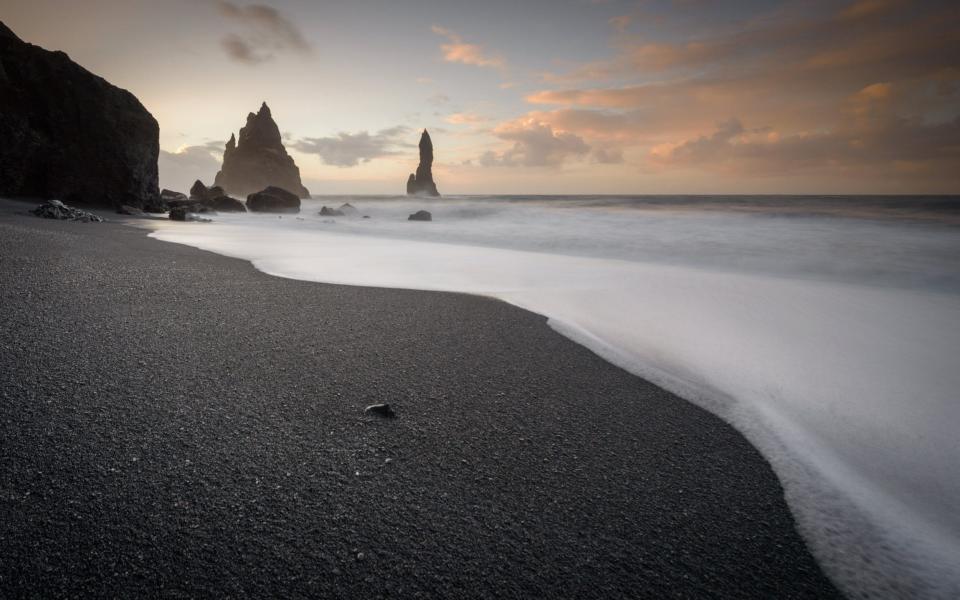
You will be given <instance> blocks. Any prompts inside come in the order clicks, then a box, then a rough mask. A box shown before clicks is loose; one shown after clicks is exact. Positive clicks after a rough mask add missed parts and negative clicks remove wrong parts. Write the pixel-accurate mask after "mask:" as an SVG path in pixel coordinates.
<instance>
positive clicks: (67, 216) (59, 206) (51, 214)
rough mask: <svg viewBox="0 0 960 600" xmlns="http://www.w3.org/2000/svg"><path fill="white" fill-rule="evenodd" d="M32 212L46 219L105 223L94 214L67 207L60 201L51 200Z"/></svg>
mask: <svg viewBox="0 0 960 600" xmlns="http://www.w3.org/2000/svg"><path fill="white" fill-rule="evenodd" d="M30 212H32V213H33V214H35V215H37V216H38V217H43V218H44V219H60V220H65V221H81V222H83V223H101V222H102V221H103V219H102V218H100V217H98V216H97V215H95V214H93V213H89V212H87V211H85V210H80V209H79V208H73V207H72V206H67V205H66V204H64V203H63V202H61V201H59V200H49V201H47V202H45V203H43V204H41V205H40V206H38V207H37V208H35V209H33V210H32V211H30Z"/></svg>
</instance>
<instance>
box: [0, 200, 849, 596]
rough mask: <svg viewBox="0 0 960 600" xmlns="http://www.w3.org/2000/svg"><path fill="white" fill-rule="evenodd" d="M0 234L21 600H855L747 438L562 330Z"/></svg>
mask: <svg viewBox="0 0 960 600" xmlns="http://www.w3.org/2000/svg"><path fill="white" fill-rule="evenodd" d="M0 212H2V213H3V214H2V216H0V596H2V597H5V598H9V597H19V596H42V597H56V596H114V597H136V596H156V595H162V596H172V597H177V596H213V595H215V596H248V595H250V596H259V597H268V596H274V597H306V596H312V597H322V596H340V597H351V598H371V597H378V596H384V597H411V596H431V597H492V596H500V597H514V598H519V597H571V598H573V597H575V598H590V597H605V598H608V597H653V598H658V597H664V596H672V597H688V598H702V597H711V596H712V597H737V598H747V597H751V598H793V597H797V598H799V597H807V598H811V597H818V598H823V597H832V596H836V595H837V591H836V590H835V589H834V587H833V586H832V585H831V584H830V582H829V581H828V580H827V579H826V578H825V577H824V575H823V574H822V572H821V571H820V569H819V568H818V566H817V565H816V564H815V563H814V561H813V559H812V557H811V556H810V554H809V553H808V551H807V549H806V547H805V546H804V544H803V542H802V540H801V539H800V537H799V535H798V534H797V533H796V531H795V529H794V522H793V519H792V517H791V515H790V513H789V512H788V510H787V507H786V505H785V503H784V500H783V493H782V490H781V488H780V485H779V483H778V482H777V479H776V478H775V476H774V474H773V472H772V471H771V469H770V467H769V465H768V464H767V463H766V462H765V461H764V460H763V458H761V456H760V455H759V454H758V453H757V451H756V450H754V449H753V448H752V447H751V446H750V445H749V444H748V443H747V442H746V441H745V440H744V438H743V437H742V436H740V435H739V434H738V433H737V432H736V431H734V430H733V429H732V428H731V427H730V426H728V425H726V424H725V423H724V422H722V421H721V420H719V419H718V418H716V417H714V416H712V415H710V414H709V413H707V412H705V411H703V410H701V409H699V408H696V407H695V406H693V405H691V404H689V403H687V402H685V401H683V400H680V399H678V398H677V397H675V396H672V395H671V394H668V393H666V392H664V391H663V390H661V389H659V388H657V387H655V386H653V385H651V384H649V383H647V382H645V381H643V380H641V379H639V378H637V377H634V376H633V375H630V374H628V373H626V372H625V371H623V370H621V369H618V368H616V367H614V366H612V365H610V364H608V363H606V362H604V361H603V360H601V359H600V358H598V357H597V356H595V355H594V354H592V353H591V352H590V351H588V350H586V349H585V348H582V347H580V346H578V345H576V344H574V343H573V342H571V341H569V340H567V339H566V338H563V337H562V336H560V335H559V334H558V333H556V332H554V331H553V330H551V329H550V328H549V327H548V326H547V325H546V323H545V320H544V319H543V318H542V317H539V316H537V315H534V314H531V313H529V312H526V311H523V310H520V309H517V308H514V307H511V306H509V305H507V304H504V303H502V302H498V301H495V300H490V299H485V298H478V297H471V296H465V295H456V294H441V293H433V292H416V291H402V290H388V289H373V288H356V287H344V286H335V285H320V284H315V283H306V282H300V281H293V280H288V279H280V278H276V277H270V276H268V275H264V274H262V273H260V272H257V271H256V270H254V268H253V267H252V266H251V265H250V264H248V263H246V262H243V261H239V260H233V259H229V258H224V257H221V256H217V255H214V254H210V253H206V252H201V251H199V250H195V249H192V248H188V247H185V246H178V245H173V244H166V243H163V242H158V241H155V240H152V239H149V238H147V237H146V235H145V232H144V231H142V230H137V229H135V228H133V227H129V226H126V225H122V224H117V223H112V224H109V223H108V224H84V223H64V222H53V221H45V220H41V219H39V218H36V217H32V216H27V215H26V214H24V213H25V206H24V205H20V204H14V203H10V202H6V203H4V204H3V206H2V207H0ZM13 213H19V214H13ZM203 226H204V225H203V224H197V227H203ZM349 259H350V258H349V256H345V257H344V260H349ZM384 401H387V402H391V403H394V404H395V405H396V409H397V413H398V417H397V418H396V419H393V420H384V419H378V418H376V417H367V416H365V415H364V414H363V408H364V406H365V405H368V404H372V403H376V402H384ZM388 459H389V461H390V462H387V461H388ZM360 553H362V554H363V556H362V557H360Z"/></svg>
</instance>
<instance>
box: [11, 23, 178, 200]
mask: <svg viewBox="0 0 960 600" xmlns="http://www.w3.org/2000/svg"><path fill="white" fill-rule="evenodd" d="M159 135H160V128H159V127H158V125H157V121H156V119H154V118H153V116H152V115H151V114H150V113H149V112H148V111H147V109H145V108H144V107H143V105H142V104H141V103H140V101H139V100H137V98H136V97H135V96H134V95H133V94H131V93H130V92H128V91H126V90H123V89H120V88H118V87H116V86H114V85H111V84H110V83H108V82H107V81H105V80H104V79H102V78H100V77H97V76H96V75H94V74H93V73H91V72H89V71H87V70H86V69H84V68H83V67H81V66H80V65H78V64H77V63H75V62H73V61H72V60H70V57H69V56H67V55H66V54H65V53H63V52H51V51H49V50H45V49H43V48H41V47H39V46H34V45H33V44H29V43H27V42H24V41H22V40H21V39H20V38H18V37H17V36H16V34H14V33H13V32H12V31H11V30H10V29H9V28H8V27H7V26H6V25H4V24H3V23H0V140H2V143H0V165H2V167H0V197H37V198H61V199H63V200H64V201H66V202H69V203H70V204H86V205H101V206H110V207H112V208H114V209H116V208H119V207H120V206H122V205H127V206H131V207H134V208H142V207H144V205H145V204H146V203H148V202H150V201H151V200H152V199H154V198H156V197H158V195H159V194H158V187H159V186H158V185H157V184H158V177H157V158H158V156H159V153H160V142H159Z"/></svg>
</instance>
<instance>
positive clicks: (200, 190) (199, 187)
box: [190, 179, 207, 200]
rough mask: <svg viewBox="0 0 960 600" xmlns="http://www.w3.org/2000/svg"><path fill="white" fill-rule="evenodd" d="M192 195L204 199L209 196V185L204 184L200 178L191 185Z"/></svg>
mask: <svg viewBox="0 0 960 600" xmlns="http://www.w3.org/2000/svg"><path fill="white" fill-rule="evenodd" d="M190 197H191V198H196V199H201V200H204V199H206V197H207V186H205V185H204V184H203V182H202V181H200V180H199V179H198V180H196V181H194V182H193V185H192V186H190Z"/></svg>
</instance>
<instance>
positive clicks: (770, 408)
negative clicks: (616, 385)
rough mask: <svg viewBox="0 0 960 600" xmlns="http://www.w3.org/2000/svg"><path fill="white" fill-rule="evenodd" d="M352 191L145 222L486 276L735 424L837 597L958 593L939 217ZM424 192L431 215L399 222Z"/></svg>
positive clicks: (956, 422) (953, 427) (340, 267)
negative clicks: (288, 206) (341, 214)
mask: <svg viewBox="0 0 960 600" xmlns="http://www.w3.org/2000/svg"><path fill="white" fill-rule="evenodd" d="M350 200H351V202H352V203H354V204H355V205H356V206H357V208H359V209H360V211H361V212H362V213H364V214H369V215H370V216H371V217H372V218H370V219H360V218H359V217H358V218H340V219H335V220H332V219H326V218H321V217H318V216H316V210H317V209H319V207H320V204H319V202H318V201H305V208H304V212H303V213H302V215H301V216H300V217H293V216H283V217H282V218H278V217H277V216H275V215H272V216H267V215H252V214H248V215H222V216H218V217H216V219H215V223H213V224H204V225H201V224H191V223H188V224H179V223H172V222H170V223H168V222H157V223H154V225H153V226H154V227H155V231H154V232H153V233H152V234H151V235H152V236H153V237H156V238H158V239H161V240H165V241H170V242H177V243H182V244H187V245H190V246H194V247H197V248H202V249H205V250H210V251H214V252H217V253H220V254H224V255H228V256H233V257H238V258H243V259H247V260H250V261H251V262H252V263H253V264H254V265H255V266H256V267H257V268H258V269H260V270H262V271H264V272H266V273H270V274H273V275H277V276H282V277H290V278H295V279H302V280H309V281H318V282H327V283H339V284H349V285H361V286H380V287H398V288H414V289H424V290H441V291H454V292H467V293H473V294H482V295H488V296H493V297H496V298H499V299H502V300H504V301H507V302H510V303H512V304H515V305H517V306H520V307H523V308H526V309H528V310H531V311H533V312H536V313H540V314H543V315H545V316H547V317H548V318H549V323H550V325H551V326H552V327H554V328H555V329H556V330H557V331H559V332H561V333H562V334H564V335H566V336H568V337H569V338H571V339H573V340H574V341H576V342H578V343H581V344H583V345H585V346H587V347H589V348H590V349H592V350H593V351H594V352H596V353H597V354H599V355H600V356H602V357H604V358H606V359H607V360H609V361H611V362H613V363H615V364H617V365H619V366H621V367H623V368H624V369H626V370H628V371H630V372H633V373H635V374H637V375H640V376H642V377H645V378H647V379H650V380H651V381H653V382H655V383H657V384H658V385H661V386H662V387H664V388H666V389H668V390H671V391H673V392H675V393H677V394H679V395H680V396H682V397H684V398H687V399H688V400H690V401H693V402H695V403H697V404H699V405H701V406H703V407H704V408H706V409H708V410H710V411H712V412H714V413H715V414H717V415H719V416H720V417H722V418H724V419H726V420H727V421H729V422H730V423H732V424H733V425H734V426H735V427H737V428H738V429H739V430H740V431H741V432H742V433H744V435H746V436H747V438H748V439H749V440H750V441H751V442H752V443H753V444H754V445H755V446H756V447H757V448H759V449H760V451H761V452H762V453H763V454H764V456H765V457H766V458H767V459H768V460H769V461H770V462H771V464H772V465H773V467H774V470H775V471H776V473H777V474H778V476H779V477H780V479H781V481H782V482H783V484H784V489H785V492H786V497H787V501H788V503H789V505H790V507H791V509H792V511H793V512H794V515H795V516H796V518H797V522H798V526H799V528H800V531H801V533H802V534H803V535H804V537H805V539H806V540H807V541H808V543H809V544H810V546H811V549H812V550H813V552H814V555H815V556H816V557H817V558H818V560H819V561H820V563H821V564H822V565H823V567H824V568H825V570H826V571H827V573H828V574H829V575H830V576H831V577H832V578H833V579H834V581H836V582H837V583H838V584H839V585H841V587H842V588H843V589H844V590H845V591H846V592H847V593H848V594H850V595H855V596H863V597H867V596H880V597H891V596H893V597H908V596H909V597H929V598H955V597H960V467H958V465H960V441H958V440H960V435H958V434H957V427H958V426H960V362H958V356H960V235H958V234H960V229H958V228H957V227H956V226H955V225H950V224H945V223H946V222H947V221H949V219H938V216H937V214H933V215H932V216H931V214H926V213H924V214H919V213H921V212H922V211H919V212H918V213H917V214H911V215H906V216H909V217H910V219H905V218H904V216H905V215H903V214H896V211H893V213H891V212H890V211H887V210H873V211H872V212H871V208H876V207H871V205H870V204H869V203H866V204H864V203H862V202H861V203H860V204H857V203H851V204H850V206H852V207H853V209H855V210H849V211H847V213H844V212H843V211H842V210H838V209H837V206H841V207H842V206H843V204H842V203H840V202H826V203H822V206H828V207H830V208H831V211H830V213H829V214H824V211H823V210H821V209H820V208H819V207H820V204H817V203H815V202H805V201H804V200H803V199H796V200H795V201H793V204H790V203H787V205H788V206H789V208H790V210H787V211H785V210H779V209H776V208H775V207H770V206H768V205H765V204H764V203H763V202H762V201H755V200H751V199H750V198H743V199H739V200H737V202H736V203H728V204H726V205H721V206H719V207H717V206H716V205H714V204H710V202H709V201H708V200H705V201H703V202H687V203H671V202H669V201H666V202H662V203H649V202H648V203H644V202H642V201H630V200H629V199H623V200H617V199H604V198H600V199H581V200H580V201H571V200H570V199H565V200H564V199H558V200H556V201H553V202H551V201H549V199H516V198H514V199H510V198H470V199H453V200H436V201H426V200H424V201H416V202H409V201H407V200H405V199H377V198H366V199H350ZM339 201H342V200H339ZM325 202H326V203H327V204H336V203H338V199H330V198H328V199H325ZM314 204H316V206H314ZM908 204H909V203H908ZM419 208H427V209H428V210H430V211H431V212H433V214H434V221H433V222H432V223H413V222H407V221H406V220H405V219H406V215H407V214H408V213H411V212H414V210H416V209H419ZM805 208H806V210H805ZM882 208H886V207H882Z"/></svg>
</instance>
